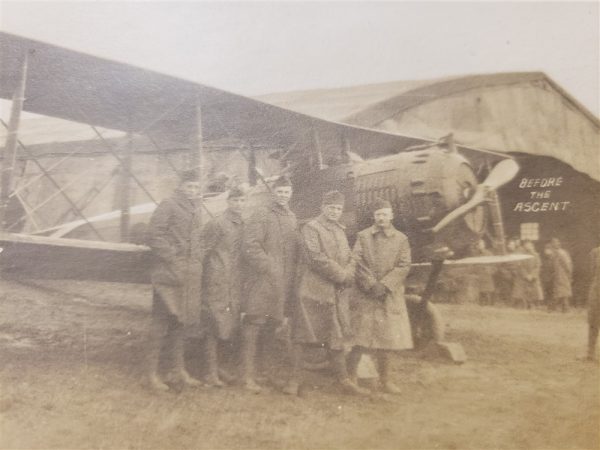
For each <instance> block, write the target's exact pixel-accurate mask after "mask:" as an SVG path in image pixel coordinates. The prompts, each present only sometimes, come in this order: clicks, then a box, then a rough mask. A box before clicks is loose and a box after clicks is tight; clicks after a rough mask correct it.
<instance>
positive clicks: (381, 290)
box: [370, 282, 388, 301]
mask: <svg viewBox="0 0 600 450" xmlns="http://www.w3.org/2000/svg"><path fill="white" fill-rule="evenodd" d="M370 293H371V295H372V296H373V297H375V298H376V299H377V300H381V301H384V300H385V297H386V296H387V294H388V289H387V288H386V287H385V286H384V285H383V284H381V283H379V282H377V283H375V285H374V286H373V287H372V288H371V292H370Z"/></svg>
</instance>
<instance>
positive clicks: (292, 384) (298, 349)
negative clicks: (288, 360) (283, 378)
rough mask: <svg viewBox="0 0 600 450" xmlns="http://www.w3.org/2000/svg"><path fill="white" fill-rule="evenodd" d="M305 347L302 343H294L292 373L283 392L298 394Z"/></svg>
mask: <svg viewBox="0 0 600 450" xmlns="http://www.w3.org/2000/svg"><path fill="white" fill-rule="evenodd" d="M303 354H304V347H303V346H302V345H301V344H294V345H292V373H291V374H290V379H289V380H288V383H287V385H286V386H285V387H284V388H283V393H284V394H287V395H294V396H296V395H298V392H299V391H300V381H299V379H300V370H301V364H302V356H303Z"/></svg>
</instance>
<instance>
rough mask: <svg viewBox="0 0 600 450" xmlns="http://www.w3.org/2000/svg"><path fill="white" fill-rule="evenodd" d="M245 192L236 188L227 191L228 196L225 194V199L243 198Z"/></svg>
mask: <svg viewBox="0 0 600 450" xmlns="http://www.w3.org/2000/svg"><path fill="white" fill-rule="evenodd" d="M245 196H246V192H244V190H243V189H242V188H240V187H238V186H236V187H233V188H231V189H229V194H227V198H236V197H245Z"/></svg>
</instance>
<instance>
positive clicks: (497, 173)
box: [432, 159, 519, 233]
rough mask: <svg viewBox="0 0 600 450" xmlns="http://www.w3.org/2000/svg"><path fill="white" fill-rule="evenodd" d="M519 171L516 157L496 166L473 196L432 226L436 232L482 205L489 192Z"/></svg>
mask: <svg viewBox="0 0 600 450" xmlns="http://www.w3.org/2000/svg"><path fill="white" fill-rule="evenodd" d="M517 172H519V165H518V164H517V163H516V161H515V160H514V159H504V160H502V161H500V162H499V163H498V164H496V165H495V166H494V168H493V169H492V171H491V172H490V174H489V175H488V176H487V178H486V179H485V180H484V181H483V183H481V184H480V185H479V186H477V189H475V193H474V194H473V197H471V199H470V200H469V201H468V202H467V203H465V204H464V205H461V206H459V207H458V208H456V209H455V210H453V211H451V212H450V213H449V214H447V215H446V216H445V217H444V218H443V219H442V220H440V221H439V222H438V223H437V225H436V226H434V227H433V228H432V231H433V232H434V233H437V232H438V231H440V230H441V229H442V228H445V227H446V226H447V225H448V224H449V223H451V222H452V221H454V220H456V219H458V218H459V217H462V216H464V215H465V214H466V213H468V212H469V211H471V210H472V209H473V208H475V207H476V206H478V205H480V204H481V203H483V202H484V201H485V199H486V198H487V196H488V194H489V193H490V192H492V191H495V190H496V189H498V188H499V187H500V186H503V185H505V184H506V183H508V182H509V181H510V180H512V179H513V178H514V177H515V175H516V174H517Z"/></svg>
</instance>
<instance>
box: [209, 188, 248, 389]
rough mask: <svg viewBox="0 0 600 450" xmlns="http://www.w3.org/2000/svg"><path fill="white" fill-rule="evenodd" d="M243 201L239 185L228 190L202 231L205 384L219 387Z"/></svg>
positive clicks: (229, 334) (237, 273) (235, 297)
mask: <svg viewBox="0 0 600 450" xmlns="http://www.w3.org/2000/svg"><path fill="white" fill-rule="evenodd" d="M245 204H246V194H245V192H243V191H242V190H241V189H239V188H233V189H231V190H230V191H229V194H228V195H227V209H226V210H225V212H224V213H223V214H222V215H220V216H218V217H215V218H214V219H212V220H210V221H209V222H208V223H207V224H206V225H205V226H204V229H203V230H202V245H203V253H204V265H203V269H204V278H203V283H202V289H203V291H202V292H203V295H202V322H203V325H204V327H203V328H204V330H205V355H206V363H207V366H208V367H207V369H208V371H207V377H206V383H207V384H208V385H210V386H215V387H221V386H223V382H222V381H221V380H220V379H219V351H218V350H219V344H221V343H225V342H228V341H231V340H232V339H233V338H234V335H235V333H236V332H237V330H238V328H239V317H240V299H241V294H242V282H241V277H242V273H241V269H242V268H241V264H240V262H241V251H242V247H241V246H242V231H243V227H244V220H243V218H242V213H243V210H244V206H245Z"/></svg>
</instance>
